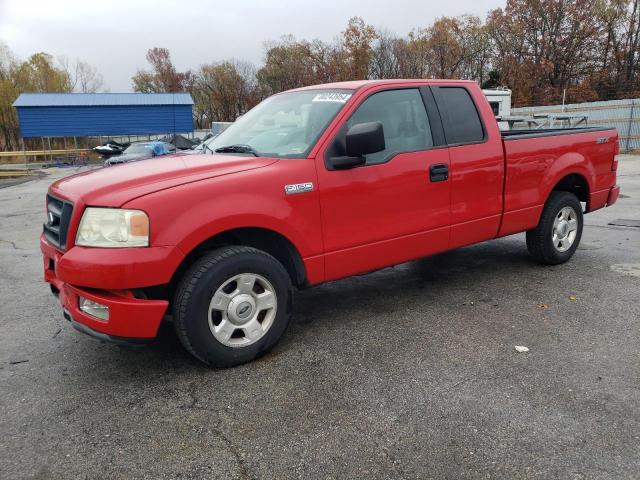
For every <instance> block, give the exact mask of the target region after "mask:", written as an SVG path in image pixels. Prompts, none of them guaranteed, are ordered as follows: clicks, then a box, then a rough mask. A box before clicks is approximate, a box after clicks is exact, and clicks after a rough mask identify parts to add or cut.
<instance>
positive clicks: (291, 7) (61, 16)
mask: <svg viewBox="0 0 640 480" xmlns="http://www.w3.org/2000/svg"><path fill="white" fill-rule="evenodd" d="M504 3H505V1H504V0H449V1H446V0H445V1H442V0H440V1H433V0H349V1H347V0H322V1H319V0H298V1H294V0H272V1H259V0H244V1H243V0H225V1H205V0H182V1H170V0H0V41H1V42H4V43H5V44H7V45H8V46H9V48H10V49H11V50H12V51H13V52H14V54H16V55H17V56H18V57H19V58H21V59H24V58H26V57H28V56H29V55H31V54H32V53H34V52H38V51H45V52H48V53H51V54H53V55H54V56H56V57H58V56H61V55H63V56H66V57H68V58H69V59H70V60H72V61H73V60H76V59H82V60H85V61H87V62H89V63H91V64H93V65H95V66H96V67H98V69H99V70H100V72H101V73H102V75H103V77H104V81H105V87H106V88H107V89H109V90H110V91H112V92H118V91H129V90H130V89H131V76H132V75H133V74H134V73H135V72H136V70H138V69H139V68H146V67H147V64H146V60H145V54H146V51H147V49H148V48H151V47H166V48H168V49H169V50H170V51H171V55H172V58H173V61H174V64H175V65H176V66H177V68H178V69H180V70H185V69H188V68H197V67H198V66H199V65H200V64H202V63H210V62H214V61H219V60H224V59H228V58H237V59H240V60H248V61H251V62H253V63H254V64H256V65H259V64H260V63H261V62H262V61H263V57H264V48H263V43H264V41H266V40H276V39H278V38H279V37H280V36H282V35H285V34H293V35H295V36H296V37H298V38H306V39H313V38H319V39H321V40H325V41H329V40H332V39H333V38H334V37H336V36H337V35H339V34H340V32H341V31H342V30H344V28H345V26H346V24H347V21H348V19H349V18H350V17H352V16H356V15H359V16H361V17H362V18H364V20H365V21H366V22H367V23H369V24H372V25H374V26H376V27H384V28H386V29H388V30H390V31H392V32H395V33H397V34H400V35H404V34H406V33H408V32H409V31H410V30H411V29H413V28H415V27H424V26H427V25H429V24H430V23H431V22H432V21H433V20H434V19H436V18H438V17H440V16H443V15H448V16H455V15H461V14H465V13H470V14H475V15H479V16H480V17H482V18H484V17H485V15H486V13H487V12H488V11H489V10H490V9H492V8H496V7H499V6H504Z"/></svg>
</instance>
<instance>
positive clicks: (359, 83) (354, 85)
mask: <svg viewBox="0 0 640 480" xmlns="http://www.w3.org/2000/svg"><path fill="white" fill-rule="evenodd" d="M414 83H415V84H421V85H424V84H430V83H438V84H442V83H456V84H460V83H469V84H475V85H477V83H476V82H474V81H472V80H439V79H435V78H411V79H402V78H390V79H385V80H352V81H348V82H334V83H322V84H319V85H309V86H307V87H300V88H293V89H291V90H289V92H296V91H300V90H320V89H328V88H340V89H345V90H357V89H359V88H362V87H364V86H371V85H396V84H403V85H406V84H414Z"/></svg>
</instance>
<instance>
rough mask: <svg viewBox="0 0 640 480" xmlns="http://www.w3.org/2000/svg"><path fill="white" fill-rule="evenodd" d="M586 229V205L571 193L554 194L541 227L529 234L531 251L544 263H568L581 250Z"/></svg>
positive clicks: (548, 202) (528, 242) (542, 218)
mask: <svg viewBox="0 0 640 480" xmlns="http://www.w3.org/2000/svg"><path fill="white" fill-rule="evenodd" d="M582 227H583V216H582V205H580V201H579V200H578V197H576V196H575V195H574V194H573V193H570V192H552V193H551V196H550V197H549V200H548V201H547V203H546V204H545V206H544V210H543V211H542V215H541V216H540V222H539V223H538V226H537V227H536V228H534V229H533V230H529V231H528V232H527V249H528V250H529V253H530V254H531V256H532V257H533V258H535V259H536V260H537V261H538V262H540V263H545V264H547V265H557V264H559V263H564V262H566V261H567V260H569V259H570V258H571V257H572V256H573V254H574V252H575V251H576V249H577V248H578V245H579V244H580V238H581V237H582Z"/></svg>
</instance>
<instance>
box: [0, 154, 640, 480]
mask: <svg viewBox="0 0 640 480" xmlns="http://www.w3.org/2000/svg"><path fill="white" fill-rule="evenodd" d="M74 171H75V170H72V169H51V170H48V171H47V176H46V177H43V178H38V179H35V180H33V181H30V182H27V183H23V184H19V185H12V186H7V187H6V188H2V189H0V329H1V332H2V333H1V334H0V388H1V392H2V393H1V395H0V478H2V479H15V478H20V479H22V478H37V479H58V478H87V479H94V478H95V479H98V478H99V479H103V478H149V479H164V478H166V479H174V478H175V479H200V478H203V479H204V478H225V479H226V478H232V479H233V478H236V479H248V478H260V479H273V478H304V479H312V478H335V479H346V478H393V479H395V478H434V479H467V478H469V479H471V478H473V479H476V478H504V479H521V478H522V479H525V478H526V479H528V478H536V479H537V478H541V479H542V478H544V479H547V478H548V479H638V478H640V348H639V346H640V228H638V227H625V226H613V225H609V223H611V222H613V223H616V221H617V223H620V222H619V221H620V220H635V221H636V222H638V220H640V157H639V156H636V157H632V156H621V162H620V169H619V183H620V185H621V186H622V193H623V196H622V197H621V199H620V200H619V202H618V203H617V204H616V205H615V206H613V207H611V208H607V209H603V210H600V211H598V212H594V213H593V214H589V215H587V216H586V217H585V218H586V227H585V230H584V234H583V239H582V244H581V246H580V249H579V250H578V251H577V252H576V255H575V256H574V257H573V259H572V260H571V261H570V262H569V263H567V264H564V265H560V266H554V267H549V266H540V265H537V264H535V263H534V262H533V261H532V260H531V259H530V258H529V256H528V254H527V251H526V247H525V242H524V235H523V234H519V235H514V236H511V237H507V238H504V239H500V240H495V241H490V242H485V243H482V244H480V245H475V246H471V247H467V248H463V249H460V250H457V251H455V252H451V253H447V254H444V255H438V256H435V257H431V258H428V259H424V260H420V261H415V262H410V263H407V264H403V265H400V266H397V267H394V268H387V269H384V270H381V271H379V272H375V273H372V274H368V275H364V276H358V277H355V278H352V279H347V280H342V281H338V282H333V283H330V284H326V285H322V286H319V287H316V288H313V289H309V290H306V291H303V292H300V293H298V294H297V295H296V305H295V308H294V315H295V316H294V321H293V324H292V326H291V328H290V329H289V330H288V332H287V333H286V335H285V338H284V339H283V340H282V341H281V343H280V344H279V345H278V346H277V347H276V349H275V350H274V351H273V352H272V353H270V354H269V355H267V356H266V357H264V358H263V359H260V360H258V361H256V362H253V363H250V364H247V365H243V366H241V367H237V368H234V369H228V370H211V369H208V368H206V367H204V366H202V365H201V364H199V363H198V362H197V361H195V360H194V359H192V358H191V357H190V356H189V355H188V354H187V353H186V352H185V351H184V350H183V349H182V347H181V346H180V344H179V342H178V340H177V339H176V337H175V335H174V333H173V331H172V330H171V328H163V329H162V331H161V335H160V338H159V339H158V341H156V342H155V343H153V344H152V345H150V346H148V347H142V348H123V347H118V346H114V345H109V344H104V343H99V342H97V341H94V340H92V339H90V338H89V337H86V336H84V335H82V334H80V333H78V332H76V331H75V330H74V329H73V328H72V327H71V326H70V325H69V324H68V323H67V322H66V321H65V320H64V319H63V318H62V314H61V311H60V307H59V306H58V305H57V303H56V300H55V298H54V297H53V296H52V295H51V293H50V292H49V289H48V286H47V285H46V284H45V283H44V282H43V281H42V261H41V256H40V252H39V248H38V236H39V233H40V231H41V228H42V226H41V225H42V222H43V221H44V217H45V215H44V194H45V191H46V188H47V186H48V184H49V183H50V182H51V181H52V180H54V179H55V178H59V177H62V176H64V175H68V174H70V173H73V172H74ZM632 223H633V222H632ZM515 346H526V347H528V349H529V351H528V352H525V353H518V352H517V351H516V349H515Z"/></svg>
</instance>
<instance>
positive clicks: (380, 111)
mask: <svg viewBox="0 0 640 480" xmlns="http://www.w3.org/2000/svg"><path fill="white" fill-rule="evenodd" d="M365 122H381V123H382V128H383V130H384V140H385V145H386V148H385V149H384V150H383V151H381V152H377V153H373V154H370V155H367V156H366V159H367V163H366V164H367V165H374V164H377V163H383V162H385V161H387V160H389V159H390V158H391V157H392V156H394V155H395V154H397V153H402V152H413V151H416V150H426V149H429V148H431V147H433V138H432V136H431V128H430V127H429V119H428V117H427V111H426V110H425V107H424V103H423V101H422V96H421V95H420V92H419V91H418V89H415V88H408V89H402V90H387V91H383V92H378V93H375V94H373V95H371V96H370V97H369V98H367V99H366V100H365V101H364V102H363V103H362V104H361V105H360V106H359V107H358V109H357V110H356V111H355V112H354V113H353V114H352V115H351V117H350V118H349V120H347V127H348V128H351V127H352V126H353V125H355V124H357V123H365Z"/></svg>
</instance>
